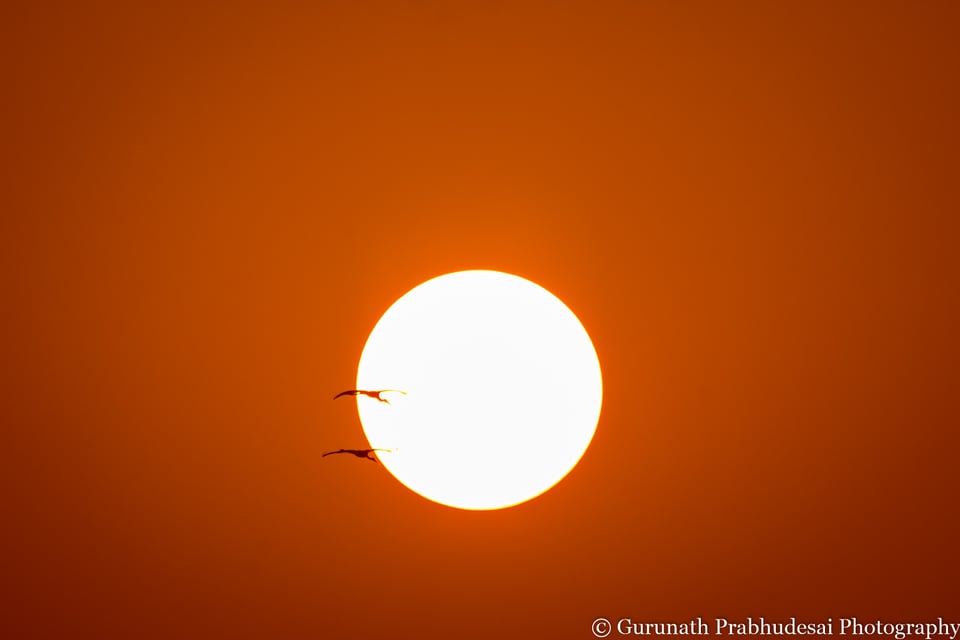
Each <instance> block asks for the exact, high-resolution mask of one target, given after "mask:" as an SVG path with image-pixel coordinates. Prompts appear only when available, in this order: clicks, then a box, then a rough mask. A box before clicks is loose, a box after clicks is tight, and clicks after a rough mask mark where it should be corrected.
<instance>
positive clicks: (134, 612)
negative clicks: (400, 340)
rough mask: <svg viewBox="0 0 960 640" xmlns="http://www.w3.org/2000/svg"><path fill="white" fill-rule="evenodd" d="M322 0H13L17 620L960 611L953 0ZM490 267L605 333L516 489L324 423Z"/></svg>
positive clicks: (911, 614) (169, 631)
mask: <svg viewBox="0 0 960 640" xmlns="http://www.w3.org/2000/svg"><path fill="white" fill-rule="evenodd" d="M21 4H23V5H27V3H21ZM64 4H68V3H64ZM131 4H133V5H136V6H135V7H131V6H130V5H131ZM177 4H180V3H177ZM308 4H313V5H315V6H313V7H312V8H303V7H299V8H298V7H293V6H287V7H281V6H280V5H278V4H276V3H271V4H270V6H269V7H267V6H261V7H253V6H248V7H243V6H239V5H236V4H234V5H231V6H230V7H227V5H218V6H214V5H213V4H208V5H207V6H200V5H199V4H198V3H182V6H174V3H149V4H148V3H127V2H118V3H115V4H114V5H112V6H111V5H107V4H96V5H94V4H90V3H69V4H68V6H65V7H61V8H56V7H52V6H50V5H42V6H41V4H40V3H35V4H33V5H29V6H20V7H12V6H5V8H4V9H2V10H0V11H2V15H0V25H2V26H0V30H2V34H0V35H2V36H3V37H2V38H0V41H2V42H3V44H2V45H0V46H2V47H3V49H4V51H3V52H2V53H3V55H2V56H0V59H2V62H0V68H2V69H3V72H4V73H3V76H2V77H3V83H4V85H5V87H4V89H5V90H4V94H5V99H4V105H3V113H4V117H3V119H2V122H3V128H4V136H3V137H4V148H5V149H6V150H7V154H6V155H7V162H6V164H7V165H8V166H7V168H6V169H5V170H4V172H3V173H4V174H5V175H4V176H3V178H0V180H2V183H3V185H4V188H3V192H4V195H5V197H4V200H5V201H6V202H5V204H4V206H3V215H2V216H0V219H2V222H0V225H2V228H0V238H2V241H3V245H4V246H3V247H0V249H2V250H0V267H2V268H0V274H2V275H0V286H2V289H0V290H2V293H3V327H4V329H3V333H2V335H3V340H2V342H0V349H2V351H0V361H2V363H3V374H2V378H3V385H2V388H3V394H2V408H3V417H2V422H3V426H4V429H3V431H4V434H5V435H4V444H3V445H2V447H0V450H2V451H3V453H4V454H5V455H4V458H9V459H8V460H6V461H4V462H3V464H2V465H0V469H2V472H0V473H2V475H3V476H4V481H3V487H4V494H6V495H4V496H3V503H2V504H3V507H2V508H3V527H2V529H3V533H2V534H0V537H2V538H3V539H4V543H3V548H4V550H5V554H4V555H5V556H7V557H6V558H5V559H4V568H3V574H2V575H3V577H4V581H5V582H6V583H7V584H6V589H5V590H6V591H7V595H6V596H5V597H4V599H3V601H2V602H3V604H2V607H3V611H2V615H0V625H2V626H3V627H9V629H8V630H6V631H2V633H0V635H4V636H5V637H10V638H20V637H32V636H37V637H41V636H49V637H58V638H77V637H82V636H91V637H98V638H106V637H138V638H145V637H158V638H174V637H176V638H192V637H196V638H201V637H204V638H212V637H217V638H229V637H251V638H321V637H328V638H334V637H414V636H416V637H423V638H450V637H459V638H492V637H504V638H510V637H532V638H587V637H592V636H591V635H590V624H591V622H592V621H593V620H594V619H595V618H597V617H598V616H605V617H608V618H610V619H611V620H614V621H616V620H618V619H620V618H626V617H629V618H632V619H633V620H637V621H641V620H647V621H671V620H672V621H681V620H688V619H690V618H691V617H696V616H703V617H705V618H708V619H709V618H711V617H715V616H724V617H727V618H730V619H736V618H739V619H744V618H746V617H747V616H754V617H758V616H765V617H767V618H768V619H779V620H784V619H789V617H790V616H796V617H798V618H801V619H806V620H810V621H818V620H822V619H825V618H827V617H830V616H833V617H835V618H836V617H839V616H860V617H862V618H864V619H868V618H869V619H876V618H877V617H880V618H883V619H890V620H894V621H897V620H899V621H918V620H926V619H929V618H932V619H934V620H935V619H936V618H937V617H938V616H942V617H944V618H949V619H952V620H953V621H955V622H956V621H960V605H958V600H957V597H956V595H957V588H956V576H957V573H958V571H960V556H958V554H957V547H956V541H957V540H958V539H960V518H958V510H957V508H956V504H957V497H958V489H960V482H958V479H957V474H956V458H957V455H958V436H957V427H958V424H960V408H958V398H960V389H958V380H960V372H958V365H957V363H958V362H960V359H958V357H960V349H958V339H957V326H958V322H960V317H958V316H960V314H958V309H957V306H958V302H957V300H958V297H957V290H958V284H960V273H958V271H960V269H958V266H960V265H958V258H957V238H958V233H957V232H958V228H957V227H958V222H957V211H958V198H957V184H958V171H957V168H958V167H957V164H958V163H957V149H958V144H960V139H958V138H960V136H958V125H957V114H958V113H960V100H958V92H957V89H956V86H957V78H958V77H960V47H958V44H957V37H956V34H957V33H958V28H960V13H958V9H957V5H956V3H949V2H942V3H935V2H915V3H884V2H873V3H853V2H847V3H843V2H840V3H838V2H822V3H820V2H778V3H741V2H727V3H719V2H704V3H697V2H692V3H676V2H582V3H547V2H536V3H524V2H483V3H480V2H477V3H455V2H454V3H439V2H437V3H434V2H420V1H417V2H396V1H394V2H383V3H363V2H323V3H308ZM470 268H483V269H499V270H503V271H508V272H511V273H515V274H517V275H521V276H523V277H526V278H529V279H531V280H533V281H535V282H537V283H539V284H541V285H542V286H544V287H546V288H547V289H549V290H550V291H552V292H553V293H554V294H556V295H557V296H559V297H560V298H561V299H562V300H564V301H565V302H566V303H567V304H568V305H569V306H570V308H571V309H573V310H574V312H575V313H576V314H577V315H578V316H579V318H580V319H581V321H582V322H583V324H584V326H585V327H586V329H587V330H588V331H589V332H590V335H591V337H592V339H593V342H594V345H595V346H596V349H597V353H598V355H599V358H600V362H601V366H602V368H603V380H604V404H603V411H602V415H601V418H600V422H599V426H598V429H597V433H596V436H595V438H594V440H593V443H592V445H591V447H590V448H589V449H588V451H587V453H586V455H585V456H584V458H583V459H582V461H581V463H580V465H579V466H577V467H576V468H575V469H574V471H573V472H572V473H571V474H570V475H569V476H567V478H565V479H564V480H563V481H562V482H561V483H560V484H559V485H557V486H556V487H555V488H554V489H553V490H551V491H550V492H548V493H546V494H544V495H542V496H540V497H539V498H537V499H535V500H533V501H531V502H529V503H526V504H523V505H521V506H518V507H515V508H512V509H508V510H503V511H495V512H466V511H458V510H455V509H451V508H448V507H443V506H440V505H437V504H434V503H431V502H429V501H427V500H425V499H423V498H421V497H419V496H417V495H415V494H413V493H412V492H410V491H409V490H407V489H405V488H404V487H403V486H402V485H400V484H399V483H398V482H397V481H396V480H395V479H394V478H393V477H392V476H390V475H389V474H388V473H386V472H385V471H384V470H383V469H382V468H379V467H376V466H374V465H372V464H369V463H367V462H364V461H362V460H355V459H351V458H349V457H347V456H331V457H329V458H325V459H321V458H320V454H321V453H322V452H323V451H328V450H330V449H337V448H340V447H364V446H366V441H365V439H364V438H363V433H362V431H361V429H360V424H359V421H358V418H357V414H356V407H355V405H354V404H353V402H352V401H343V400H338V401H337V402H333V401H331V397H332V396H333V394H334V393H336V392H338V391H340V390H342V389H346V388H349V387H351V386H352V385H353V383H354V380H355V375H356V367H357V362H358V358H359V355H360V351H361V349H362V347H363V344H364V342H365V340H366V337H367V335H368V334H369V332H370V330H371V329H372V328H373V326H374V324H375V323H376V321H377V319H378V318H379V317H380V315H381V314H382V313H383V312H384V311H385V310H386V309H387V307H389V305H390V304H391V303H392V302H393V301H394V300H396V298H398V297H399V296H400V295H402V294H403V293H405V292H406V291H407V290H409V289H410V288H411V287H413V286H415V285H416V284H418V283H420V282H422V281H424V280H426V279H428V278H431V277H434V276H437V275H440V274H442V273H446V272H450V271H456V270H460V269H470ZM615 636H616V634H614V637H615Z"/></svg>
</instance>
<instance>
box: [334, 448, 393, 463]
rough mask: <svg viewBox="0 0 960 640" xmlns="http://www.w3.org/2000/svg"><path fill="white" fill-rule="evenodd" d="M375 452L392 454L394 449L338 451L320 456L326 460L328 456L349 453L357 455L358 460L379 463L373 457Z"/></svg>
mask: <svg viewBox="0 0 960 640" xmlns="http://www.w3.org/2000/svg"><path fill="white" fill-rule="evenodd" d="M374 451H386V452H387V453H390V452H392V451H393V449H338V450H336V451H327V452H326V453H325V454H323V455H322V456H320V457H321V458H326V457H327V456H332V455H336V454H338V453H349V454H351V455H355V456H357V457H358V458H363V459H364V460H370V461H371V462H376V463H379V462H380V461H379V460H377V458H376V456H374V455H373V453H374Z"/></svg>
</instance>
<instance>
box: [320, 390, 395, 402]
mask: <svg viewBox="0 0 960 640" xmlns="http://www.w3.org/2000/svg"><path fill="white" fill-rule="evenodd" d="M381 393H402V394H403V395H407V392H406V391H398V390H397V389H380V390H379V391H367V390H365V389H349V390H347V391H341V392H340V393H338V394H337V395H335V396H333V399H334V400H336V399H337V398H339V397H340V396H360V395H363V396H369V397H371V398H373V399H374V400H379V401H380V402H385V403H387V404H390V401H389V400H387V399H386V398H383V397H381V396H380V394H381Z"/></svg>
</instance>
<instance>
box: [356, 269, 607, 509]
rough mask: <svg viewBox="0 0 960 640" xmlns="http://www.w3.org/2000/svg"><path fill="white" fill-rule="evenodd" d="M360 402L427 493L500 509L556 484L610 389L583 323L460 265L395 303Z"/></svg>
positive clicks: (374, 345)
mask: <svg viewBox="0 0 960 640" xmlns="http://www.w3.org/2000/svg"><path fill="white" fill-rule="evenodd" d="M357 388H358V389H396V390H399V391H403V392H405V395H403V394H400V393H397V392H388V393H384V394H383V397H384V398H385V399H387V400H388V401H389V402H377V401H376V400H375V399H371V398H369V397H362V396H360V397H358V398H357V408H358V411H359V413H360V421H361V423H362V424H363V429H364V432H365V433H366V436H367V439H368V440H369V442H370V446H371V447H375V448H381V449H390V450H391V451H390V452H385V453H381V454H380V456H379V457H380V461H381V462H382V463H383V465H384V466H385V467H386V468H387V469H388V470H389V471H390V473H392V474H393V475H394V476H395V477H396V478H397V479H398V480H399V481H400V482H401V483H403V484H404V485H405V486H407V487H408V488H410V489H411V490H413V491H415V492H416V493H418V494H420V495H421V496H423V497H425V498H428V499H430V500H433V501H435V502H439V503H441V504H445V505H449V506H451V507H458V508H461V509H499V508H503V507H509V506H513V505H516V504H519V503H521V502H525V501H527V500H530V499H531V498H533V497H535V496H538V495H540V494H541V493H543V492H544V491H547V490H548V489H550V488H551V487H552V486H554V485H555V484H556V483H557V482H559V481H560V480H561V479H562V478H563V477H564V476H566V475H567V474H568V473H569V472H570V470H571V469H573V467H574V466H575V465H576V464H577V462H578V461H579V460H580V458H581V457H582V456H583V454H584V452H585V451H586V449H587V447H588V446H589V445H590V441H591V440H592V438H593V435H594V432H595V431H596V427H597V421H598V420H599V417H600V406H601V403H602V396H603V384H602V380H601V375H600V362H599V360H598V358H597V353H596V351H595V349H594V347H593V343H592V342H591V340H590V337H589V335H587V332H586V330H585V329H584V327H583V325H582V324H581V323H580V321H579V320H578V319H577V317H576V316H575V315H574V314H573V312H572V311H571V310H570V309H569V308H567V306H566V305H564V304H563V302H561V301H560V300H559V299H558V298H557V297H556V296H554V295H553V294H552V293H550V292H549V291H547V290H546V289H544V288H543V287H541V286H539V285H537V284H535V283H533V282H531V281H529V280H526V279H524V278H521V277H519V276H515V275H510V274H507V273H502V272H499V271H459V272H456V273H448V274H446V275H442V276H439V277H437V278H433V279H432V280H428V281H426V282H424V283H423V284H420V285H419V286H417V287H414V288H413V289H411V290H410V291H409V292H407V293H406V294H404V295H403V296H402V297H400V299H398V300H397V301H396V302H394V303H393V305H392V306H391V307H390V308H389V309H387V311H386V312H385V313H384V314H383V316H382V317H381V318H380V320H379V322H377V324H376V326H375V327H374V329H373V331H372V332H371V333H370V336H369V338H368V339H367V342H366V345H365V346H364V349H363V353H362V354H361V356H360V364H359V367H358V371H357Z"/></svg>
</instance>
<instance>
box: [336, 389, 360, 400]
mask: <svg viewBox="0 0 960 640" xmlns="http://www.w3.org/2000/svg"><path fill="white" fill-rule="evenodd" d="M358 393H360V392H359V391H357V390H356V389H350V390H348V391H341V392H340V393H338V394H337V395H335V396H333V399H334V400H336V399H337V398H339V397H340V396H355V395H357V394H358Z"/></svg>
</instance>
